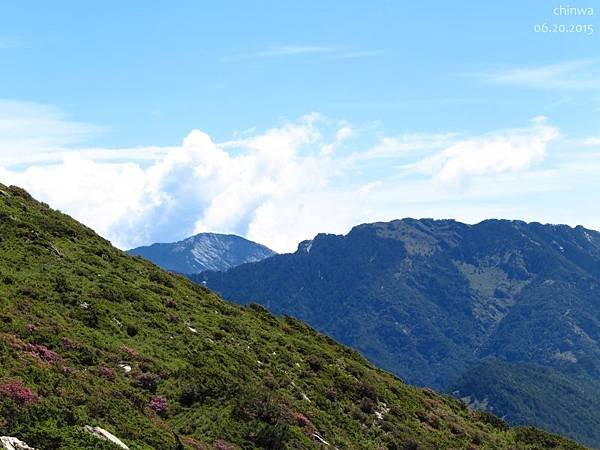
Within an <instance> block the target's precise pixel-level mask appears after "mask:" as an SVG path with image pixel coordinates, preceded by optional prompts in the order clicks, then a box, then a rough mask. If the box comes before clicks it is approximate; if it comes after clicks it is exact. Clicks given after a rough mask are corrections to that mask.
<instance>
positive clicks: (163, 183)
mask: <svg viewBox="0 0 600 450" xmlns="http://www.w3.org/2000/svg"><path fill="white" fill-rule="evenodd" d="M320 122H322V120H321V119H320V117H319V116H318V115H309V116H306V117H304V118H302V119H301V120H300V121H299V122H297V123H284V124H282V125H281V126H279V127H275V128H272V129H270V130H268V131H266V132H265V133H262V134H253V135H250V136H247V137H245V138H243V139H238V140H235V141H231V142H225V143H222V144H216V143H214V142H213V141H212V139H211V138H210V137H209V136H208V135H207V134H206V133H204V132H202V131H199V130H194V131H192V132H191V133H189V135H188V136H187V137H186V138H185V139H184V140H183V143H182V145H181V146H178V147H173V148H169V149H167V150H165V151H164V152H157V154H161V153H162V156H160V157H158V159H157V160H155V161H154V162H152V163H151V164H149V165H147V166H146V167H143V166H142V165H141V164H140V162H139V161H136V160H134V161H129V162H115V161H114V160H110V159H106V160H102V159H100V160H98V159H95V158H94V155H98V154H100V155H101V156H104V157H105V158H107V155H106V152H102V151H99V150H97V151H95V152H91V153H90V152H89V151H82V152H75V153H73V152H66V153H65V155H64V157H63V159H62V160H61V161H56V162H53V163H46V164H43V165H35V164H34V165H29V166H28V167H27V168H26V169H25V170H11V169H9V168H6V167H5V168H0V179H1V180H2V181H3V182H4V183H12V184H18V185H22V186H25V187H26V188H28V189H29V190H30V191H31V192H32V194H33V195H35V196H37V197H39V198H42V199H44V200H46V201H48V202H49V203H51V204H52V205H54V206H55V207H58V208H60V209H62V210H64V211H67V212H69V213H71V214H72V215H74V216H75V217H76V218H77V219H79V220H82V221H83V222H85V223H87V224H90V225H92V226H93V227H94V228H95V229H96V230H97V231H98V232H100V233H101V234H102V235H104V236H107V237H109V238H111V239H112V240H113V241H114V242H115V243H116V244H117V245H120V246H122V247H130V246H134V245H139V244H141V243H146V242H150V241H155V240H160V239H174V238H175V237H184V236H185V235H186V234H191V233H193V232H200V231H220V232H232V233H238V234H242V235H243V234H246V233H247V230H248V229H249V227H250V224H251V223H252V222H253V220H254V219H255V216H256V212H257V211H258V210H259V208H260V207H261V206H263V205H266V204H268V203H269V202H271V201H276V200H277V199H285V198H288V197H290V196H293V195H296V194H297V193H299V192H304V191H307V190H314V191H317V190H318V189H320V188H323V187H324V186H325V185H326V183H327V180H328V173H330V172H331V170H330V169H329V165H330V157H329V156H325V155H323V152H322V151H321V148H322V147H325V146H335V145H336V144H337V143H339V141H340V140H341V139H343V138H346V137H347V136H348V131H347V128H345V127H347V126H346V125H340V126H339V127H334V128H335V129H333V130H331V133H330V134H332V137H331V139H328V138H327V136H326V135H325V134H324V133H323V131H322V127H321V128H320V127H319V126H318V125H317V124H318V123H320ZM332 148H333V147H332ZM127 154H128V155H129V156H132V152H131V151H129V152H127ZM329 154H331V153H329ZM113 156H114V157H115V159H118V158H121V157H122V156H123V155H122V154H115V155H113ZM255 228H256V227H255Z"/></svg>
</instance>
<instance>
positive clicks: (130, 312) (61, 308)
mask: <svg viewBox="0 0 600 450" xmlns="http://www.w3.org/2000/svg"><path fill="white" fill-rule="evenodd" d="M0 311H1V312H0V434H1V435H8V436H14V437H17V438H19V439H21V440H23V441H25V442H27V443H28V444H29V445H30V446H32V447H36V448H40V449H44V450H46V449H102V448H106V449H109V448H117V447H115V446H114V445H113V444H109V443H108V442H105V441H101V440H99V439H97V438H96V437H94V436H92V435H91V434H89V433H87V432H85V431H83V427H84V426H86V425H89V426H99V427H101V428H103V429H105V430H108V431H109V432H110V433H112V434H114V435H115V436H117V437H118V438H119V439H121V440H122V441H123V442H124V443H125V444H126V445H127V446H129V448H131V449H150V448H154V449H181V448H190V449H209V448H216V449H221V450H223V449H235V448H248V449H251V448H273V449H284V448H289V449H303V448H305V449H310V448H335V447H337V448H340V449H378V448H388V449H396V448H425V449H427V448H431V449H433V448H479V447H481V448H550V447H553V448H581V447H578V446H577V445H576V444H574V443H572V442H570V441H567V440H564V439H562V438H559V437H556V436H552V435H548V434H546V433H543V432H540V431H537V430H535V429H530V428H525V429H508V428H507V427H506V425H505V424H504V423H503V422H501V421H499V420H498V419H496V418H494V417H493V416H489V415H486V414H482V413H473V412H470V411H469V410H468V409H467V408H466V407H465V406H464V404H462V403H461V402H459V401H457V400H453V399H451V398H449V397H444V396H440V395H438V394H435V393H433V392H432V391H429V390H421V389H417V388H413V387H410V386H407V385H405V384H403V383H402V382H401V381H399V380H398V379H396V378H394V377H393V376H391V375H390V374H387V373H385V372H383V371H380V370H377V369H375V368H373V367H372V366H370V365H369V364H368V363H366V361H365V360H364V359H362V357H360V356H359V355H358V354H357V353H356V352H354V351H352V350H349V349H347V348H344V347H342V346H340V345H338V344H336V343H334V342H333V341H331V340H330V339H328V338H326V337H324V336H322V335H320V334H318V333H317V332H315V331H313V330H312V329H310V328H309V327H308V326H306V325H304V324H303V323H301V322H299V321H297V320H294V319H289V318H276V317H273V316H272V315H270V314H269V313H268V312H266V311H265V310H263V309H262V308H260V307H240V306H236V305H232V304H229V303H226V302H224V301H222V300H221V299H220V298H218V297H217V296H216V295H214V294H211V293H210V292H209V291H207V290H206V289H204V288H202V287H199V286H196V285H193V284H192V283H190V282H189V281H187V280H186V279H184V278H182V277H178V276H174V275H171V274H167V273H166V272H163V271H162V270H160V269H158V268H157V267H156V266H154V265H152V264H150V263H148V262H146V261H143V260H141V259H136V258H133V257H130V256H128V255H126V254H125V253H123V252H121V251H119V250H117V249H115V248H114V247H112V246H111V245H110V244H109V243H108V242H107V241H105V240H103V239H101V238H100V237H98V236H97V235H96V234H94V233H93V232H92V231H91V230H89V229H87V228H85V227H84V226H82V225H81V224H79V223H77V222H76V221H74V220H72V219H71V218H69V217H67V216H65V215H63V214H60V213H58V212H55V211H52V210H51V209H49V208H48V206H47V205H44V204H42V203H39V202H36V201H35V200H33V199H32V198H30V197H29V195H28V194H27V193H26V192H25V191H23V190H21V189H18V188H13V187H11V188H7V187H5V186H2V185H0ZM325 442H326V443H325Z"/></svg>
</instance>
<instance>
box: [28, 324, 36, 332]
mask: <svg viewBox="0 0 600 450" xmlns="http://www.w3.org/2000/svg"><path fill="white" fill-rule="evenodd" d="M36 330H37V327H36V326H35V325H34V324H32V323H30V324H27V332H28V333H35V331H36Z"/></svg>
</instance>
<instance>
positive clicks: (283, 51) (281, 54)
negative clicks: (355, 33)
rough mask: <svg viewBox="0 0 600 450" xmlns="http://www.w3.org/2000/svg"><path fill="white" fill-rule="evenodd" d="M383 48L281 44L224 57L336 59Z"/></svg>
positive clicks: (377, 52) (231, 59)
mask: <svg viewBox="0 0 600 450" xmlns="http://www.w3.org/2000/svg"><path fill="white" fill-rule="evenodd" d="M381 53H382V51H381V50H356V49H348V48H344V47H339V46H334V45H320V46H319V45H317V46H311V45H281V46H273V47H269V48H267V49H265V50H259V51H250V52H246V53H237V54H234V55H230V56H226V57H225V58H223V61H225V62H235V61H245V60H260V59H274V58H288V57H294V56H308V55H322V56H326V57H329V58H335V59H355V58H365V57H370V56H376V55H380V54H381Z"/></svg>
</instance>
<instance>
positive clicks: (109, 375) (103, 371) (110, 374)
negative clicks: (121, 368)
mask: <svg viewBox="0 0 600 450" xmlns="http://www.w3.org/2000/svg"><path fill="white" fill-rule="evenodd" d="M98 374H99V375H100V376H101V377H102V378H106V379H107V380H109V381H115V379H116V374H115V371H114V370H113V369H111V368H110V367H106V366H101V367H100V368H99V369H98Z"/></svg>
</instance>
